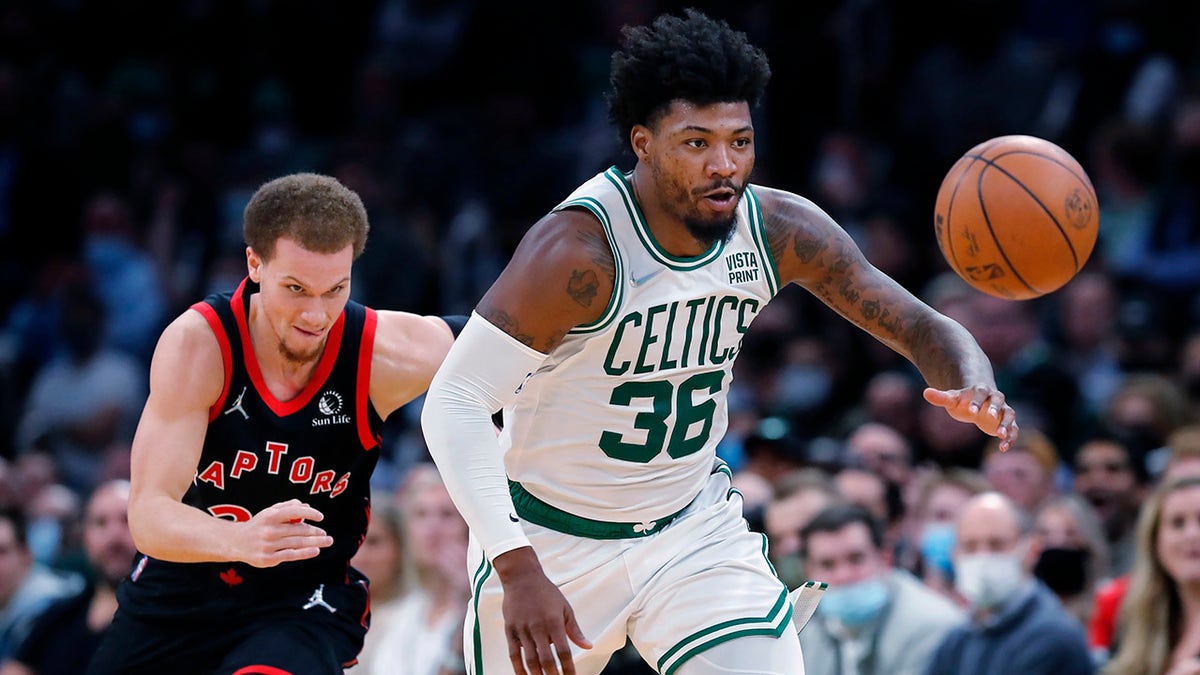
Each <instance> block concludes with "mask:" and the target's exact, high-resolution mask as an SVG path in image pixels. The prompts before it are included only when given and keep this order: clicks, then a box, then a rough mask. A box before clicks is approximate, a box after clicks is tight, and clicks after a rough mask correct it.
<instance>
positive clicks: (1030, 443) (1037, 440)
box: [983, 427, 1059, 513]
mask: <svg viewBox="0 0 1200 675" xmlns="http://www.w3.org/2000/svg"><path fill="white" fill-rule="evenodd" d="M1058 468H1059V460H1058V450H1057V449H1056V448H1055V447H1054V442H1053V441H1051V440H1050V439H1049V438H1048V437H1047V436H1046V435H1045V434H1043V433H1042V432H1041V431H1038V430H1037V428H1035V427H1022V428H1021V435H1020V436H1018V437H1017V441H1016V443H1014V444H1013V445H1012V447H1010V448H1009V449H1008V451H1007V452H1000V443H999V441H995V440H994V439H993V440H990V441H988V445H987V449H986V450H984V455H983V477H984V478H986V479H987V481H988V482H989V483H991V484H992V486H993V487H994V488H996V490H998V491H999V492H1002V493H1004V494H1005V495H1006V496H1007V497H1008V498H1009V499H1011V500H1013V501H1014V502H1016V504H1017V506H1019V507H1020V508H1022V509H1024V510H1025V512H1026V513H1033V512H1035V511H1037V509H1038V507H1040V506H1041V505H1042V504H1043V503H1045V502H1046V501H1047V500H1049V499H1051V498H1052V497H1054V496H1055V495H1056V494H1057V493H1058V490H1057V488H1056V487H1055V476H1056V474H1057V473H1058Z"/></svg>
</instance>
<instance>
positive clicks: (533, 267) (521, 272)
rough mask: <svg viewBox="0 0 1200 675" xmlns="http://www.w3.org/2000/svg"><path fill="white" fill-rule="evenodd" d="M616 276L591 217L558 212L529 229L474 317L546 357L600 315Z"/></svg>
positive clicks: (578, 212) (604, 240) (601, 231)
mask: <svg viewBox="0 0 1200 675" xmlns="http://www.w3.org/2000/svg"><path fill="white" fill-rule="evenodd" d="M615 270H616V266H615V263H614V261H613V253H612V248H611V246H610V244H609V242H608V239H607V236H606V235H605V233H604V229H603V227H601V225H600V222H599V221H598V220H596V218H595V216H593V215H592V214H591V213H589V212H587V211H583V210H580V209H566V210H563V211H557V212H554V213H551V214H550V215H548V216H546V217H544V218H542V219H541V220H540V221H538V222H537V223H536V224H535V225H534V226H533V227H532V228H530V230H529V232H528V233H526V235H525V237H524V238H523V239H522V240H521V243H520V245H519V246H518V247H517V250H516V252H515V253H514V254H513V257H512V260H510V261H509V263H508V266H507V267H505V269H504V271H503V272H502V273H501V274H500V277H499V278H498V279H497V280H496V282H495V283H494V284H493V285H492V287H491V288H490V289H489V290H488V292H487V293H486V294H485V295H484V296H483V299H482V300H481V301H480V302H479V306H478V307H477V308H476V310H475V311H476V312H477V313H478V314H479V315H480V316H482V317H483V318H485V319H487V320H488V321H489V322H490V323H491V324H492V325H494V326H496V327H497V328H499V329H501V330H503V331H504V332H505V333H508V334H509V335H511V336H512V337H513V338H515V339H516V340H517V341H519V342H521V343H522V344H524V345H526V346H528V347H531V348H533V349H535V350H537V351H539V352H542V353H543V354H545V353H548V352H550V350H552V349H553V348H554V347H555V346H557V345H558V343H559V342H561V341H562V339H563V337H565V336H566V334H567V331H569V330H571V329H572V328H574V327H575V326H578V325H582V324H587V323H591V322H593V321H595V320H596V319H597V318H599V317H600V316H601V315H602V314H603V312H604V310H605V309H606V308H607V307H608V302H609V300H610V299H611V297H612V293H613V284H614V283H615V275H616V271H615Z"/></svg>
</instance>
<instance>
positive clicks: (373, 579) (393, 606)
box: [0, 493, 410, 675]
mask: <svg viewBox="0 0 1200 675" xmlns="http://www.w3.org/2000/svg"><path fill="white" fill-rule="evenodd" d="M407 560H408V556H407V554H406V549H405V536H404V522H403V517H402V516H401V513H400V509H399V507H398V506H397V505H396V504H395V503H393V501H392V495H390V494H386V493H377V494H374V495H372V497H371V520H370V522H369V523H368V524H367V536H366V538H364V539H363V542H362V544H361V545H360V546H359V547H358V552H357V553H355V554H354V557H353V558H351V559H350V564H351V565H353V566H354V568H355V569H357V570H358V571H359V572H362V573H363V575H364V576H366V577H367V580H368V581H369V582H370V584H371V586H370V593H371V629H370V630H368V631H367V636H366V638H365V639H364V640H363V648H362V651H361V652H359V653H358V664H357V668H361V671H360V672H364V673H371V672H373V671H374V669H375V662H376V661H377V660H378V658H379V656H378V654H379V652H380V651H381V649H382V648H383V640H384V636H385V635H387V633H388V632H389V629H390V627H391V625H392V624H393V623H394V622H395V621H396V615H397V614H398V613H399V611H400V607H401V606H402V599H403V598H404V594H405V591H406V590H407V588H408V585H409V584H408V575H409V573H410V572H409V570H408V569H407V568H408V567H409V565H408V563H407ZM0 675H4V673H2V672H0Z"/></svg>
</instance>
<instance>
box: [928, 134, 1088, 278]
mask: <svg viewBox="0 0 1200 675" xmlns="http://www.w3.org/2000/svg"><path fill="white" fill-rule="evenodd" d="M933 223H934V230H935V232H936V235H937V242H938V246H939V247H940V248H941V250H942V255H943V256H945V258H946V262H948V263H949V264H950V267H951V269H953V270H954V271H955V272H957V273H958V275H959V276H960V277H962V278H963V279H965V280H966V281H967V283H969V284H971V286H973V287H975V288H977V289H979V290H980V291H983V292H984V293H988V294H990V295H995V296H997V297H1001V298H1007V299H1009V300H1027V299H1030V298H1036V297H1038V296H1041V295H1045V294H1046V293H1049V292H1051V291H1054V290H1056V289H1058V288H1060V287H1062V285H1063V284H1065V283H1067V282H1068V281H1070V279H1071V277H1073V276H1075V274H1076V273H1077V272H1079V270H1081V269H1082V268H1083V265H1084V263H1086V262H1087V259H1088V256H1090V255H1091V254H1092V248H1093V247H1094V246H1095V244H1096V234H1097V232H1098V231H1099V227H1100V214H1099V205H1098V204H1097V202H1096V190H1095V188H1093V187H1092V181H1091V180H1089V179H1088V176H1087V174H1086V173H1085V172H1084V170H1083V167H1081V166H1080V165H1079V162H1077V161H1075V158H1074V157H1072V156H1071V155H1070V154H1069V153H1067V151H1066V150H1063V149H1062V148H1060V147H1058V146H1057V145H1055V144H1053V143H1051V142H1050V141H1047V140H1044V139H1041V138H1037V137H1035V136H999V137H997V138H993V139H991V140H990V141H984V142H983V143H980V144H979V145H976V146H975V147H973V148H971V149H970V150H968V151H967V153H966V154H965V155H963V156H962V158H960V159H959V160H958V161H957V162H955V163H954V166H952V167H950V171H949V172H948V173H947V174H946V177H945V178H944V179H943V180H942V186H941V187H940V188H939V189H938V194H937V204H936V206H935V208H934V220H933Z"/></svg>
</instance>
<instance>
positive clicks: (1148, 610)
mask: <svg viewBox="0 0 1200 675" xmlns="http://www.w3.org/2000/svg"><path fill="white" fill-rule="evenodd" d="M1197 551H1200V477H1197V476H1183V477H1180V478H1172V479H1170V480H1168V481H1167V482H1166V483H1163V484H1162V485H1161V486H1160V487H1159V488H1158V489H1156V490H1155V491H1154V492H1153V493H1152V494H1151V496H1150V497H1149V499H1147V500H1146V502H1145V504H1144V505H1143V506H1142V511H1141V515H1140V517H1139V519H1138V526H1137V554H1136V558H1135V562H1134V567H1133V572H1132V573H1131V576H1130V577H1129V582H1128V588H1127V590H1126V591H1125V600H1124V602H1123V604H1122V605H1121V610H1120V614H1119V616H1118V620H1117V639H1116V643H1117V647H1116V649H1115V651H1114V653H1113V657H1112V659H1111V660H1110V661H1109V662H1108V664H1107V665H1105V667H1104V670H1103V674H1104V675H1162V674H1164V673H1166V674H1167V675H1177V674H1182V673H1195V672H1200V563H1198V562H1197V555H1196V552H1197Z"/></svg>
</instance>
